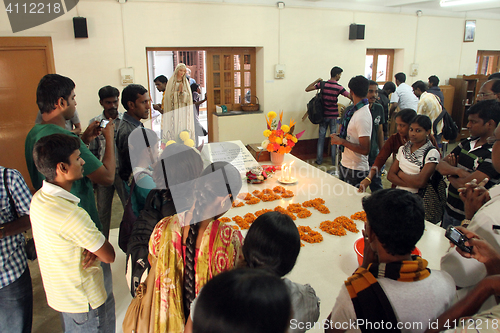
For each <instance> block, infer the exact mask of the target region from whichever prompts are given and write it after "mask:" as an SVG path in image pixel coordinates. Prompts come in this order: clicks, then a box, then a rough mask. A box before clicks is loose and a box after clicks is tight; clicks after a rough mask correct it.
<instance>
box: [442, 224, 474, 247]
mask: <svg viewBox="0 0 500 333" xmlns="http://www.w3.org/2000/svg"><path fill="white" fill-rule="evenodd" d="M444 235H445V236H446V238H448V239H449V240H450V241H451V242H452V243H453V244H455V245H456V246H458V248H459V249H460V250H462V251H464V252H467V253H471V252H472V246H465V242H467V241H468V240H469V239H468V238H467V237H466V236H465V235H464V234H463V233H461V232H460V231H459V230H458V229H457V228H455V227H454V226H452V225H450V226H448V228H447V229H446V233H445V234H444Z"/></svg>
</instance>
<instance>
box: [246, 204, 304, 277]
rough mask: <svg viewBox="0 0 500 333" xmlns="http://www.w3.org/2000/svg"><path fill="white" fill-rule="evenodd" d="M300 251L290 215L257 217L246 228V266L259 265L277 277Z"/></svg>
mask: <svg viewBox="0 0 500 333" xmlns="http://www.w3.org/2000/svg"><path fill="white" fill-rule="evenodd" d="M299 252H300V235H299V231H298V230H297V226H296V225H295V223H294V222H293V220H292V218H291V217H290V216H288V215H286V214H282V213H280V212H268V213H265V214H263V215H261V216H259V217H258V218H257V219H256V220H255V221H254V222H253V223H252V226H251V227H250V229H249V230H248V233H247V236H246V237H245V242H244V244H243V256H244V257H245V261H246V263H247V265H248V267H250V268H262V269H266V270H268V271H271V272H272V273H274V274H277V275H278V276H284V275H286V274H287V273H289V272H290V271H291V270H292V268H293V266H294V265H295V262H296V261H297V256H298V255H299Z"/></svg>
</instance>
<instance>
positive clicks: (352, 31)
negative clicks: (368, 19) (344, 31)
mask: <svg viewBox="0 0 500 333" xmlns="http://www.w3.org/2000/svg"><path fill="white" fill-rule="evenodd" d="M354 39H365V25H364V24H356V23H353V24H351V25H350V26H349V40H354Z"/></svg>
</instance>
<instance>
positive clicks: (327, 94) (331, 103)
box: [314, 80, 349, 118]
mask: <svg viewBox="0 0 500 333" xmlns="http://www.w3.org/2000/svg"><path fill="white" fill-rule="evenodd" d="M324 85H325V86H324V87H323V91H322V96H323V106H324V107H325V114H324V117H325V118H332V117H338V115H339V108H338V105H337V97H338V96H339V95H344V96H345V97H349V93H348V92H347V91H346V90H345V89H344V87H342V86H341V85H340V84H338V83H337V81H333V80H328V81H324ZM314 88H316V89H320V88H321V82H318V83H316V84H315V85H314Z"/></svg>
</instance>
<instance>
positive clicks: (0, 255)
mask: <svg viewBox="0 0 500 333" xmlns="http://www.w3.org/2000/svg"><path fill="white" fill-rule="evenodd" d="M4 172H7V187H8V188H9V192H10V194H11V195H12V199H13V200H14V204H15V206H16V211H17V215H18V216H19V217H21V216H24V215H28V214H29V210H30V201H31V192H30V190H29V189H28V185H26V183H25V181H24V179H23V176H21V173H19V171H17V170H14V169H9V170H7V169H6V168H4V167H2V166H0V225H2V224H5V223H9V222H12V221H14V219H15V217H14V216H13V215H12V212H11V207H10V204H9V198H8V197H7V191H6V190H5V184H4V181H3V174H4ZM27 266H28V261H27V258H26V252H25V250H24V236H23V234H22V233H21V234H17V235H13V236H7V237H5V238H1V239H0V288H3V287H5V286H8V285H9V284H11V283H13V282H14V281H16V280H17V279H18V278H19V277H20V276H21V275H22V274H23V273H24V271H25V270H26V267H27Z"/></svg>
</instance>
